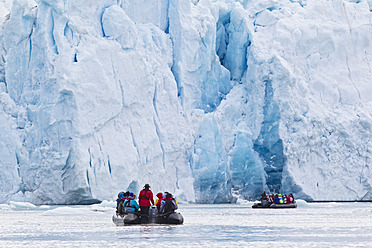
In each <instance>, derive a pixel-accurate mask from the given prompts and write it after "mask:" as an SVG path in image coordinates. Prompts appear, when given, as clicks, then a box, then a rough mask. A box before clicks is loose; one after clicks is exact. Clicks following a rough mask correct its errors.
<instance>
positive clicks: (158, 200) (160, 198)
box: [155, 192, 164, 211]
mask: <svg viewBox="0 0 372 248" xmlns="http://www.w3.org/2000/svg"><path fill="white" fill-rule="evenodd" d="M156 196H157V197H158V199H156V200H155V205H156V207H157V208H158V211H159V210H160V206H161V201H162V200H163V199H164V198H163V193H161V192H159V193H157V194H156Z"/></svg>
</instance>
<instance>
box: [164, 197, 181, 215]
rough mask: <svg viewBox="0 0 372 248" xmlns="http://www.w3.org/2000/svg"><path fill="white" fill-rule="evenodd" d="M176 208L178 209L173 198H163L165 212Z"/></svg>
mask: <svg viewBox="0 0 372 248" xmlns="http://www.w3.org/2000/svg"><path fill="white" fill-rule="evenodd" d="M176 209H178V206H177V204H176V202H175V201H174V199H173V198H167V199H165V204H164V210H165V212H166V213H167V212H171V211H174V210H176Z"/></svg>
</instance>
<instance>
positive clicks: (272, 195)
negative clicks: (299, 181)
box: [269, 194, 274, 203]
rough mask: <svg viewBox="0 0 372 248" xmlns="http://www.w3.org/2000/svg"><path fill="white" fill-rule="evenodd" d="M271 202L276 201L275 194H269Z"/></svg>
mask: <svg viewBox="0 0 372 248" xmlns="http://www.w3.org/2000/svg"><path fill="white" fill-rule="evenodd" d="M269 202H270V203H273V202H274V194H270V195H269Z"/></svg>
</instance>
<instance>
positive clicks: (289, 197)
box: [287, 193, 294, 203]
mask: <svg viewBox="0 0 372 248" xmlns="http://www.w3.org/2000/svg"><path fill="white" fill-rule="evenodd" d="M287 202H288V203H293V202H294V198H293V194H292V193H290V194H289V195H288V200H287Z"/></svg>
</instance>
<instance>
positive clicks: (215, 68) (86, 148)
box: [0, 0, 372, 204]
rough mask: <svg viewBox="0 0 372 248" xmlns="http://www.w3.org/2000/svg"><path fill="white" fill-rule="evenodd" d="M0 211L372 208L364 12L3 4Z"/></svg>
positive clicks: (5, 0) (328, 7)
mask: <svg viewBox="0 0 372 248" xmlns="http://www.w3.org/2000/svg"><path fill="white" fill-rule="evenodd" d="M0 17H1V19H0V22H1V23H2V26H1V29H0V54H1V60H0V106H1V107H0V125H1V129H0V167H1V170H0V203H9V202H10V201H27V202H31V203H33V204H90V203H96V202H99V201H102V200H112V199H114V198H115V197H116V194H117V193H118V192H119V191H123V190H124V191H126V190H130V191H133V192H138V191H139V190H140V189H141V188H142V186H143V185H144V184H145V183H149V184H150V185H151V188H152V190H153V191H154V192H158V191H169V192H173V193H174V195H175V196H176V197H177V199H178V200H179V201H185V202H196V203H222V202H235V201H236V197H241V198H244V199H248V200H254V199H257V197H259V195H260V194H261V193H262V191H263V190H267V191H271V192H282V193H289V192H293V193H294V194H295V197H297V198H302V199H305V200H332V201H333V200H345V201H349V200H350V201H354V200H372V181H371V178H372V169H371V158H372V154H371V148H370V147H372V141H371V138H372V95H371V92H372V84H371V79H372V32H371V30H372V1H371V0H360V1H359V0H358V1H353V0H334V1H327V0H317V1H315V0H259V1H250V0H177V1H170V0H158V1H148V0H91V1H88V2H87V1H82V0H75V1H70V0H64V1H62V0H53V1H52V0H0Z"/></svg>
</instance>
